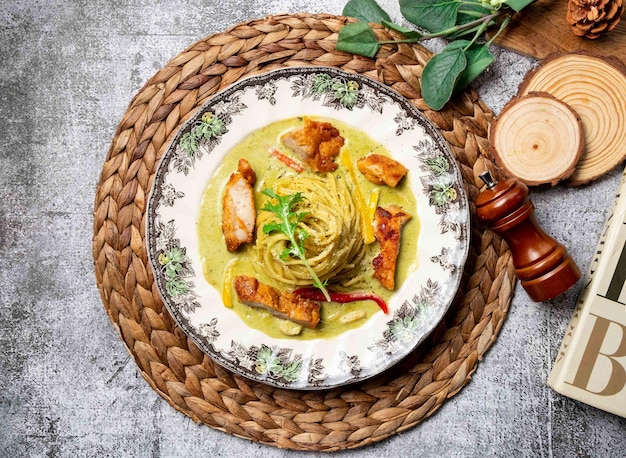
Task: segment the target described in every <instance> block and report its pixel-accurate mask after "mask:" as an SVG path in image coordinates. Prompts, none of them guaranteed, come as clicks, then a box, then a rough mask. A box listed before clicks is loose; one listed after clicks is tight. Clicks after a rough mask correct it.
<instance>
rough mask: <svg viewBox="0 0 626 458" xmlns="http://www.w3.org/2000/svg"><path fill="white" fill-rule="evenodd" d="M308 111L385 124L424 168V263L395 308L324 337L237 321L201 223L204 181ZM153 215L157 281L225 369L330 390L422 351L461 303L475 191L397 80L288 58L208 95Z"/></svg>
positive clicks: (171, 156)
mask: <svg viewBox="0 0 626 458" xmlns="http://www.w3.org/2000/svg"><path fill="white" fill-rule="evenodd" d="M304 115H307V116H308V115H314V116H322V117H327V118H336V119H341V120H342V121H343V122H346V123H349V124H350V125H354V126H363V125H371V126H376V128H375V129H368V133H369V134H370V136H372V137H373V138H375V139H376V140H377V141H379V142H380V143H382V144H384V145H385V146H387V147H388V149H389V150H390V151H392V152H393V155H394V157H396V158H397V159H398V160H400V161H401V162H402V163H403V164H404V165H405V166H407V168H409V170H410V173H411V174H413V175H414V176H416V177H418V178H417V179H414V180H413V181H412V183H413V185H412V186H413V193H414V194H415V196H416V199H417V201H418V209H419V218H420V224H421V229H420V236H419V239H418V247H419V251H418V257H419V267H418V268H417V269H416V270H415V271H414V272H413V273H411V274H410V277H409V279H408V280H407V281H405V282H404V284H403V285H401V286H400V287H399V288H398V290H397V291H396V292H395V294H394V296H393V297H392V299H391V300H390V301H389V313H388V314H387V315H381V316H380V317H378V319H375V318H372V319H370V320H369V321H368V322H367V323H366V324H365V325H363V326H362V327H360V328H357V329H354V330H351V331H347V332H346V333H344V334H342V335H340V336H338V337H336V338H333V339H329V340H321V339H319V341H313V344H311V341H305V342H302V341H297V340H288V339H274V338H270V337H268V336H267V335H265V334H263V333H261V332H258V331H254V330H250V329H249V328H247V326H246V325H245V324H244V323H243V322H241V321H240V320H239V321H238V319H237V317H236V316H234V314H233V313H231V312H230V311H229V310H228V309H227V308H226V307H224V306H223V304H222V303H221V296H220V293H219V292H218V291H216V290H215V289H214V288H213V287H212V286H211V285H209V284H208V283H207V282H206V281H205V280H204V278H203V276H202V265H201V262H200V259H199V255H198V241H197V235H196V233H195V223H196V220H197V217H198V212H199V208H200V199H201V197H202V194H203V192H204V189H205V186H206V184H207V183H208V181H209V179H210V177H211V176H212V174H213V173H214V172H215V170H216V169H217V167H218V166H219V164H220V163H221V161H222V159H223V157H224V156H225V155H226V154H227V153H228V152H229V151H230V149H231V148H232V147H234V146H235V145H236V144H238V143H239V142H240V141H242V140H243V138H244V137H245V135H247V134H249V133H250V132H252V131H254V130H256V129H258V128H261V127H263V126H264V125H267V124H270V123H271V122H274V121H277V120H280V119H286V118H290V117H296V116H304ZM242 126H243V128H242ZM146 216H147V218H146V219H147V234H146V240H147V245H148V256H149V259H150V262H151V265H152V267H153V270H154V273H155V282H156V285H157V288H158V290H159V292H160V294H161V296H162V298H163V301H164V303H165V305H166V307H167V309H168V310H169V311H170V313H171V314H172V316H173V317H174V319H175V320H176V322H177V323H178V325H179V326H180V327H181V329H182V330H183V331H184V332H185V333H186V334H187V335H188V336H189V337H190V338H191V339H193V341H194V342H195V343H196V344H197V345H198V346H199V348H201V349H202V350H203V351H204V352H205V353H207V354H208V355H209V356H210V357H211V358H212V359H214V360H215V361H216V362H218V363H219V364H221V365H223V366H225V367H226V368H228V369H230V370H232V371H234V372H236V373H238V374H241V375H243V376H245V377H248V378H250V379H253V380H256V381H259V382H263V383H267V384H270V385H272V386H277V387H284V388H293V389H327V388H332V387H335V386H340V385H345V384H348V383H353V382H356V381H359V380H364V379H367V378H369V377H372V376H375V375H377V374H379V373H380V372H382V371H384V370H385V369H388V368H389V367H391V366H392V365H394V364H396V363H397V362H398V361H400V360H401V359H402V358H404V357H405V356H406V355H408V354H409V353H410V352H411V351H413V350H414V349H415V348H416V347H417V346H418V345H419V344H420V343H422V342H423V341H424V339H426V337H427V336H428V335H429V334H430V332H431V331H432V330H433V329H434V327H435V326H436V325H437V324H438V323H439V321H440V320H441V319H442V317H443V315H444V313H445V312H446V310H447V309H448V308H449V306H450V304H451V303H452V300H453V298H454V296H455V294H456V291H457V289H458V288H459V285H460V281H461V272H462V270H463V264H464V263H465V260H466V257H467V252H468V248H469V240H468V232H469V210H468V202H467V196H466V194H465V190H464V188H463V185H462V178H461V175H460V172H459V170H458V168H457V165H456V163H455V161H454V159H453V157H452V155H451V153H450V151H449V149H448V146H447V144H446V143H445V141H444V140H443V139H442V137H441V136H440V135H439V133H438V132H437V130H436V129H435V128H434V127H433V126H432V125H431V123H430V122H429V121H428V120H427V119H426V118H425V117H424V116H423V115H422V114H421V113H420V112H419V111H418V110H417V109H415V107H414V106H413V105H411V104H410V102H408V101H407V100H406V99H404V98H403V97H401V96H400V95H398V94H397V93H395V92H394V91H392V90H391V89H389V88H387V87H386V86H384V85H382V84H380V83H378V82H376V81H374V80H372V79H370V78H367V77H364V76H361V75H356V74H350V73H346V72H344V71H341V70H337V69H333V68H325V67H295V68H285V69H280V70H275V71H272V72H268V73H265V74H261V75H259V76H253V77H249V78H246V79H243V80H240V81H239V82H237V83H235V84H233V85H232V86H230V87H228V88H227V89H225V90H224V91H222V92H221V93H219V94H217V95H215V96H213V97H212V98H211V99H210V100H208V101H207V102H206V103H205V104H204V105H203V106H202V107H201V108H200V109H199V110H198V112H197V113H196V114H195V115H194V116H193V117H192V118H191V119H190V120H189V121H188V122H186V123H185V124H184V125H183V126H181V127H180V129H179V131H178V132H177V134H176V135H175V137H174V138H173V140H172V142H171V144H170V145H169V146H168V148H167V150H166V151H165V153H164V155H163V157H162V159H161V162H160V163H159V166H158V169H157V172H156V174H155V178H154V184H153V188H152V191H151V194H150V196H149V199H148V206H147V212H146ZM242 331H243V332H242Z"/></svg>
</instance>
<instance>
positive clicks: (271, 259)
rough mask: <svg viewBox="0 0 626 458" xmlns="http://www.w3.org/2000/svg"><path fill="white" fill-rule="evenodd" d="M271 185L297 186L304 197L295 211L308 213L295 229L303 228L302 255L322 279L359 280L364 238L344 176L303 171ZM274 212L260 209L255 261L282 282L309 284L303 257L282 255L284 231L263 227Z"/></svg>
mask: <svg viewBox="0 0 626 458" xmlns="http://www.w3.org/2000/svg"><path fill="white" fill-rule="evenodd" d="M273 189H274V191H275V192H276V194H278V195H285V196H286V195H291V194H295V193H298V192H299V193H301V194H302V195H303V196H304V197H305V199H304V200H303V201H302V202H300V203H299V204H298V206H299V208H298V212H305V213H306V216H304V218H303V219H302V220H301V221H300V222H299V229H300V231H301V232H302V233H305V234H307V237H306V239H305V241H304V248H305V257H306V259H307V261H308V263H309V265H310V266H311V268H312V269H313V271H314V272H315V273H316V274H317V276H318V277H319V278H320V280H321V281H323V282H325V281H327V282H329V283H332V284H338V285H341V286H348V285H349V284H350V283H353V282H355V281H358V274H360V273H362V266H361V265H360V261H361V260H362V259H363V257H364V255H365V244H364V242H363V234H362V232H361V215H360V213H359V212H358V209H357V206H356V204H355V202H354V200H353V197H352V193H351V192H350V189H349V188H348V186H347V184H346V182H345V181H344V179H343V178H342V177H341V176H339V177H337V176H335V175H334V174H332V173H325V174H313V173H302V174H299V175H297V176H295V177H294V176H290V177H288V178H282V179H279V180H277V181H276V183H275V184H274V185H273ZM276 218H277V217H276V215H274V214H272V213H270V212H267V211H262V212H260V213H259V215H258V219H257V233H256V246H255V249H256V252H257V255H258V261H259V266H260V267H262V268H263V271H264V273H265V274H266V275H268V276H270V277H271V278H273V279H274V280H277V281H279V282H281V283H283V284H285V285H291V286H304V285H311V284H312V279H311V274H310V273H309V271H308V270H307V268H306V266H305V264H304V262H303V261H302V260H300V259H297V258H292V257H287V258H284V257H282V256H281V255H282V254H283V253H284V252H285V249H286V248H288V245H289V243H290V241H289V238H288V236H287V235H285V234H284V233H282V232H279V231H274V232H270V233H269V234H267V233H265V232H264V230H263V227H264V226H265V225H266V224H268V223H272V222H276Z"/></svg>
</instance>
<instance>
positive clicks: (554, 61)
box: [517, 51, 626, 185]
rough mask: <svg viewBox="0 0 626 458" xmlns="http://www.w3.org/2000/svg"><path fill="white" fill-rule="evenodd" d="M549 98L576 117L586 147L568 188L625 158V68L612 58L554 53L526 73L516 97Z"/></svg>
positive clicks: (581, 53) (568, 181)
mask: <svg viewBox="0 0 626 458" xmlns="http://www.w3.org/2000/svg"><path fill="white" fill-rule="evenodd" d="M534 91H543V92H548V93H550V94H552V95H553V96H554V97H556V98H558V99H559V100H561V101H563V102H565V103H567V104H568V105H569V106H571V107H572V108H573V109H574V110H575V111H576V113H578V115H579V116H580V119H581V121H582V126H583V133H584V137H585V149H584V151H583V153H582V156H581V158H580V160H579V161H578V163H577V164H576V169H575V170H574V173H573V174H572V176H571V177H570V178H569V179H568V180H567V184H570V185H580V184H584V183H588V182H590V181H592V180H595V179H596V178H599V177H600V176H602V175H604V174H605V173H607V172H608V171H610V170H611V169H613V168H614V167H615V166H617V165H618V164H619V163H621V162H622V161H623V160H624V159H626V67H625V66H624V64H623V63H622V62H621V61H620V60H619V59H617V58H614V57H597V56H591V55H589V54H587V53H585V52H582V51H578V52H571V53H555V54H552V55H550V56H548V57H546V58H545V59H544V60H543V61H542V62H541V63H540V64H539V66H538V67H537V68H535V69H533V70H531V71H530V72H528V74H527V75H526V77H525V78H524V80H523V81H522V83H521V84H520V86H519V89H518V94H517V95H518V96H524V95H526V94H529V93H530V92H534Z"/></svg>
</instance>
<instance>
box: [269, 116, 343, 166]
mask: <svg viewBox="0 0 626 458" xmlns="http://www.w3.org/2000/svg"><path fill="white" fill-rule="evenodd" d="M281 141H282V142H283V144H284V145H285V146H287V147H288V148H290V149H291V150H293V151H294V152H295V153H296V154H298V155H299V156H300V158H301V159H302V160H303V161H304V162H305V163H306V164H307V165H308V166H309V167H310V168H311V169H312V170H313V171H315V172H332V171H333V170H335V169H336V168H337V164H336V163H335V162H334V161H335V157H337V155H338V154H339V150H340V149H341V147H342V146H343V145H344V143H345V140H344V138H343V137H342V136H341V135H339V130H338V129H337V128H335V127H334V126H333V125H332V124H331V123H329V122H319V121H312V120H310V119H305V120H304V126H303V127H301V128H300V129H295V130H291V131H289V132H287V133H286V134H284V135H283V136H282V138H281Z"/></svg>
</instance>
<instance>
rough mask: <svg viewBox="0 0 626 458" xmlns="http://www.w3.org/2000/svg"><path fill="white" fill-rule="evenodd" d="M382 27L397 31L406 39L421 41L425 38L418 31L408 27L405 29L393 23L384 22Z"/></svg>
mask: <svg viewBox="0 0 626 458" xmlns="http://www.w3.org/2000/svg"><path fill="white" fill-rule="evenodd" d="M382 25H384V26H385V27H387V28H388V29H390V30H395V31H396V32H399V33H401V34H402V35H404V36H405V37H406V38H412V39H415V40H419V39H420V38H422V37H423V36H424V35H423V34H421V33H419V32H418V31H417V30H413V29H409V28H408V27H403V26H401V25H398V24H394V23H393V22H389V21H382Z"/></svg>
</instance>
